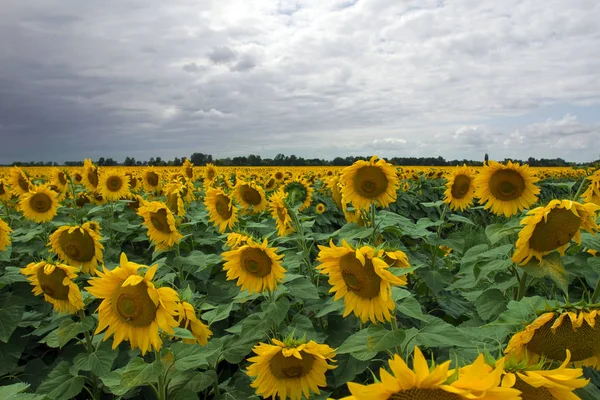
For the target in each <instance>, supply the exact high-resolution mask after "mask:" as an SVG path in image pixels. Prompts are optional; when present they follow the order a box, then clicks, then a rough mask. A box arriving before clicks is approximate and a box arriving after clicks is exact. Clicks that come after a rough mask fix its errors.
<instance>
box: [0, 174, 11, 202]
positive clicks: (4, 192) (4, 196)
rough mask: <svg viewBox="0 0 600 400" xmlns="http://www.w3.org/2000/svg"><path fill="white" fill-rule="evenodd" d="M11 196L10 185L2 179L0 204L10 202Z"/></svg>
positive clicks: (0, 182) (0, 181)
mask: <svg viewBox="0 0 600 400" xmlns="http://www.w3.org/2000/svg"><path fill="white" fill-rule="evenodd" d="M11 196H12V193H11V191H10V189H9V188H8V184H7V183H6V182H5V181H4V179H0V202H3V201H9V200H10V198H11Z"/></svg>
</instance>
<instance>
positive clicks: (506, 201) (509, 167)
mask: <svg viewBox="0 0 600 400" xmlns="http://www.w3.org/2000/svg"><path fill="white" fill-rule="evenodd" d="M538 180H539V179H538V178H536V177H535V176H534V174H533V172H532V171H531V169H530V168H529V166H528V165H526V164H524V165H519V164H518V163H515V164H513V163H512V162H511V161H509V162H508V164H506V165H503V164H500V163H497V162H496V161H491V160H490V161H489V163H488V164H487V165H485V166H484V167H483V168H482V169H481V172H480V173H479V175H478V176H477V177H475V186H476V189H475V197H477V198H479V199H480V201H481V202H482V203H484V204H485V209H491V211H492V212H493V213H494V214H496V215H502V214H504V216H506V217H510V216H512V215H515V214H516V213H517V212H519V211H522V210H524V209H525V208H527V207H529V206H531V205H532V204H533V203H535V202H536V201H537V199H538V196H537V195H538V194H539V193H540V189H539V188H538V187H537V186H535V185H534V183H535V182H537V181H538Z"/></svg>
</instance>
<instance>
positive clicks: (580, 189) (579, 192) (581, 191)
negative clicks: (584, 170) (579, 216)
mask: <svg viewBox="0 0 600 400" xmlns="http://www.w3.org/2000/svg"><path fill="white" fill-rule="evenodd" d="M585 180H586V179H585V178H581V184H580V185H579V188H578V189H577V192H576V193H575V195H574V196H573V201H577V199H578V198H579V196H581V193H583V185H584V184H585Z"/></svg>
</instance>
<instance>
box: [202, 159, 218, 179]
mask: <svg viewBox="0 0 600 400" xmlns="http://www.w3.org/2000/svg"><path fill="white" fill-rule="evenodd" d="M216 178H217V168H216V167H215V166H214V165H213V164H211V163H208V164H206V167H204V181H208V182H212V181H214V180H215V179H216Z"/></svg>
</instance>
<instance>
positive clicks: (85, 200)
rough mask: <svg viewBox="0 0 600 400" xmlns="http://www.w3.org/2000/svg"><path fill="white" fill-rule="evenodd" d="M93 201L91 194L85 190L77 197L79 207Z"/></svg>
mask: <svg viewBox="0 0 600 400" xmlns="http://www.w3.org/2000/svg"><path fill="white" fill-rule="evenodd" d="M91 202H92V200H91V199H90V196H89V195H88V194H87V193H85V192H80V193H78V194H77V198H76V199H75V204H77V207H83V206H84V205H86V204H89V203H91Z"/></svg>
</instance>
